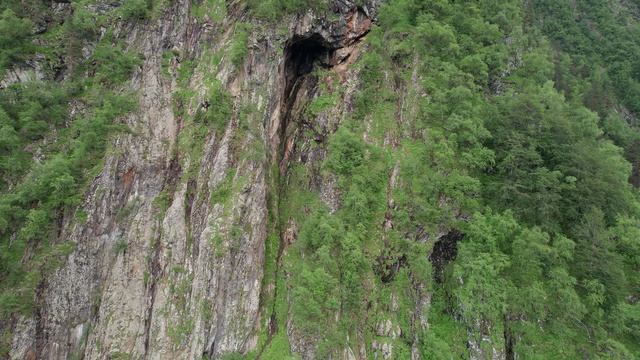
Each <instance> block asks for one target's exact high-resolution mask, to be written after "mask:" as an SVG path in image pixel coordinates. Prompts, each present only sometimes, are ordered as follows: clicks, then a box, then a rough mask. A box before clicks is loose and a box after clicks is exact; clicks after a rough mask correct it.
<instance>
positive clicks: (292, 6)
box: [245, 0, 327, 21]
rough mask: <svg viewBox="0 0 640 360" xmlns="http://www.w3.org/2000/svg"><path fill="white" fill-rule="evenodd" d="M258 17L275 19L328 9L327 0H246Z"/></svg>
mask: <svg viewBox="0 0 640 360" xmlns="http://www.w3.org/2000/svg"><path fill="white" fill-rule="evenodd" d="M245 1H246V3H247V5H248V6H249V8H250V9H251V10H252V12H253V14H254V15H255V16H257V17H258V18H263V19H267V20H271V21H275V20H277V19H279V18H281V17H282V16H283V15H285V14H289V13H301V12H304V11H307V10H309V9H316V10H319V9H326V7H327V1H326V0H245Z"/></svg>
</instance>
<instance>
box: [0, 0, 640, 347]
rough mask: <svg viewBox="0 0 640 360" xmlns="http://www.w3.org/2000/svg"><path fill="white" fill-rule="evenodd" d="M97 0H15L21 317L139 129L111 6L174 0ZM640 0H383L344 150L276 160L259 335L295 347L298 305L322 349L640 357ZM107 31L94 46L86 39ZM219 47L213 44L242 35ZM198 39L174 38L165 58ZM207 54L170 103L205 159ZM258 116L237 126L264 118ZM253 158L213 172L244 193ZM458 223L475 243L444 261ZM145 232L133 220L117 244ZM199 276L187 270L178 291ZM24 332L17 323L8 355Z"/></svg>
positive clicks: (181, 70)
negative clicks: (56, 0)
mask: <svg viewBox="0 0 640 360" xmlns="http://www.w3.org/2000/svg"><path fill="white" fill-rule="evenodd" d="M89 2H90V1H78V2H75V1H74V2H73V4H72V7H73V13H72V15H70V16H69V17H68V18H66V19H57V20H60V21H44V20H43V19H45V14H46V11H47V4H48V2H42V3H41V2H37V1H33V2H26V4H24V3H23V2H21V1H17V0H8V1H3V2H2V4H0V74H2V75H3V76H4V74H8V73H9V71H10V70H16V69H20V68H22V66H23V65H24V64H25V63H26V62H28V61H32V60H33V59H34V58H35V57H36V56H40V60H39V63H40V64H41V65H42V69H41V70H42V76H41V77H36V76H35V75H34V76H31V80H30V81H25V82H16V83H13V84H11V85H8V86H6V87H3V88H2V89H0V322H2V321H4V320H5V319H7V318H9V317H11V316H12V315H13V314H17V313H23V314H24V313H29V312H30V311H31V310H32V308H33V303H34V301H35V290H36V288H37V286H38V285H39V284H40V283H41V281H42V279H43V278H44V276H46V274H47V273H49V272H50V271H52V270H53V269H55V267H56V266H57V265H58V264H59V263H60V262H61V261H62V260H63V259H64V256H65V255H66V254H68V253H69V251H71V250H72V246H70V245H69V244H67V243H65V242H63V241H61V239H59V234H58V233H59V231H60V229H61V226H62V225H61V224H62V223H63V222H64V221H68V220H69V219H71V218H75V220H76V221H82V220H83V213H82V211H81V210H79V209H78V205H79V204H80V203H81V201H82V199H83V190H84V188H85V186H86V184H87V182H88V181H90V180H91V179H92V176H94V175H95V174H96V171H98V170H99V168H100V162H101V159H102V157H103V155H104V153H105V151H106V149H107V148H108V139H109V135H110V134H112V133H114V132H116V131H125V130H126V129H125V128H124V127H123V126H119V125H117V123H118V121H117V119H118V118H119V117H120V116H122V115H124V114H126V113H127V112H129V111H131V110H133V109H134V104H133V103H132V101H131V99H132V98H134V97H132V96H128V95H129V94H126V93H123V91H122V88H123V87H122V86H123V84H124V83H125V82H126V81H127V80H128V79H129V78H130V76H131V74H132V72H134V71H135V70H136V68H137V67H138V66H139V65H140V63H141V59H140V58H139V57H138V56H136V55H135V54H131V53H129V52H127V51H125V48H124V46H123V44H121V43H120V42H119V41H118V40H117V39H114V38H113V37H112V36H111V34H109V33H108V32H107V33H106V34H99V33H100V32H99V31H98V28H97V26H98V25H108V24H110V22H111V21H114V20H115V19H119V21H130V22H138V21H146V20H148V19H150V18H152V17H153V16H154V14H155V13H156V12H157V11H158V9H160V8H161V4H163V3H164V2H161V1H148V0H126V1H123V2H121V6H120V7H118V8H117V9H116V10H114V11H113V12H107V13H103V14H100V15H98V14H96V13H94V12H92V11H91V10H90V8H89V7H88V6H87V5H88V3H89ZM195 3H196V4H194V6H193V7H192V15H193V16H194V17H195V18H197V19H200V20H202V19H208V20H213V21H221V20H222V19H223V18H224V16H225V14H226V8H225V3H224V2H222V1H218V0H205V1H196V2H195ZM244 3H245V4H246V5H247V6H248V10H249V12H250V14H251V15H252V16H255V17H257V18H259V19H267V20H270V21H274V20H277V19H279V18H281V17H282V16H284V15H286V14H290V13H300V12H303V11H307V10H309V9H311V10H315V11H325V10H326V2H325V1H311V0H267V1H262V0H260V1H258V0H247V1H245V2H244ZM639 6H640V5H639V4H638V2H637V1H628V2H603V1H594V0H579V1H568V0H561V1H557V0H556V1H554V0H533V1H526V2H522V1H517V0H505V1H495V0H479V1H447V0H437V1H421V0H388V1H386V2H385V4H384V5H383V6H382V7H381V9H380V10H379V14H378V19H377V23H376V25H374V27H373V28H372V30H371V32H370V33H369V34H368V35H367V37H366V40H365V41H366V46H367V51H366V52H363V54H362V57H361V59H360V60H359V62H358V63H357V65H356V66H357V70H358V71H359V76H360V80H361V83H360V85H359V86H360V87H359V92H358V94H357V96H356V98H355V101H354V104H353V105H354V112H353V114H352V115H351V117H350V118H348V119H344V121H342V122H341V124H340V126H339V128H338V129H337V130H336V132H335V133H334V134H332V135H331V136H330V137H328V140H327V141H326V142H325V143H321V141H320V142H319V143H318V144H316V145H313V146H318V147H323V148H322V149H321V152H325V151H326V155H327V156H326V159H325V160H324V162H323V163H322V164H318V168H313V169H309V168H308V167H305V166H303V165H297V166H293V167H292V168H290V169H289V170H288V173H287V174H286V178H284V179H280V178H279V177H278V175H272V177H273V178H275V179H278V180H279V181H280V183H279V184H271V185H272V186H273V188H277V189H278V191H279V192H278V194H275V195H273V194H272V195H270V196H273V197H274V198H275V197H277V198H275V199H271V202H272V203H274V204H276V205H273V204H272V205H271V206H272V209H270V210H271V211H272V212H273V213H272V214H270V216H271V217H270V220H271V221H272V222H273V223H275V225H274V226H273V229H272V233H271V234H270V235H269V237H268V239H267V243H266V244H265V252H266V258H267V259H266V264H265V273H266V275H265V276H266V280H265V283H268V284H270V285H271V284H274V289H275V290H274V294H272V295H273V296H274V298H273V299H267V300H264V299H263V302H264V303H266V304H269V305H270V306H271V309H272V310H271V311H273V315H274V316H273V319H272V320H273V321H275V323H276V325H278V326H279V327H280V330H279V331H277V332H276V333H274V334H271V333H270V334H269V336H263V337H262V338H261V339H260V346H261V348H260V354H261V358H263V359H282V358H288V357H289V356H291V354H290V344H289V342H288V341H289V340H288V338H287V332H286V331H285V330H284V328H285V327H286V326H287V324H291V325H292V328H293V329H294V330H295V331H296V332H297V333H299V335H300V336H301V337H303V338H306V339H312V340H314V341H317V342H318V349H317V350H318V354H317V357H318V358H329V357H332V356H334V357H335V356H336V355H342V354H344V352H343V351H344V349H345V348H346V347H351V348H352V349H354V350H356V347H355V346H357V344H359V343H361V342H364V343H366V344H367V345H369V347H368V349H371V348H373V346H374V344H381V343H383V342H385V343H390V344H392V345H393V356H394V358H398V359H405V358H411V352H412V350H415V351H418V352H419V353H420V354H421V355H422V357H423V358H425V359H449V358H452V357H453V358H467V357H469V356H470V353H471V352H477V353H478V352H481V353H482V354H483V355H481V356H484V357H489V356H490V354H491V353H492V352H493V351H497V352H500V353H502V354H505V355H506V356H513V355H517V356H518V358H522V359H583V358H588V359H634V358H638V357H640V345H639V344H640V325H639V324H640V302H639V300H640V199H639V198H638V190H637V188H636V187H634V186H633V185H636V186H638V185H640V176H639V175H638V174H640V172H638V167H639V164H640V131H639V129H638V126H640V123H639V122H638V121H637V116H639V115H640V24H639V23H638V19H637V18H635V17H634V14H637V13H638V11H639ZM243 21H247V22H246V23H238V24H236V25H235V28H234V32H233V35H232V36H231V39H230V41H229V43H227V44H226V48H225V51H226V52H227V53H225V55H226V57H227V58H228V59H229V61H230V62H231V63H232V64H233V65H234V66H235V69H236V70H237V71H242V65H243V64H244V63H245V60H246V59H247V56H248V55H249V50H248V43H249V40H250V39H252V37H251V36H252V32H253V31H254V29H253V28H252V25H249V24H250V22H249V21H250V20H249V16H247V18H243ZM35 40H37V41H35ZM86 44H94V45H95V47H94V46H90V47H89V48H90V49H91V51H90V54H89V55H88V57H86V58H85V57H83V56H82V52H83V46H84V45H86ZM209 55H211V56H209ZM209 55H203V58H207V59H208V58H209V57H211V64H214V66H212V67H216V66H217V63H216V62H220V61H221V60H220V59H221V56H220V55H219V54H217V55H216V54H209ZM177 56H179V54H177V53H173V52H167V53H166V54H165V56H164V57H163V60H164V62H165V63H166V64H165V65H167V66H165V70H166V72H167V73H168V72H170V71H171V70H169V69H168V68H169V67H170V66H168V64H169V63H171V61H173V60H174V58H175V57H177ZM60 58H64V59H65V61H66V63H65V64H64V66H65V67H66V68H65V69H64V70H65V73H64V75H65V79H64V81H62V82H58V81H54V78H55V75H56V74H55V72H56V70H59V69H58V67H59V66H61V64H60V63H59V61H60V60H59V59H60ZM211 64H207V66H208V65H211ZM196 65H197V64H194V63H193V62H191V61H189V60H188V59H181V62H180V66H179V67H178V68H177V70H176V69H174V70H175V71H176V74H175V75H176V80H177V84H178V91H176V93H175V94H174V99H173V101H174V104H173V105H174V107H175V110H176V114H177V115H179V116H183V117H184V121H185V122H184V124H183V125H184V127H185V129H184V130H183V131H182V132H181V135H180V137H179V139H178V146H177V151H179V152H181V155H182V156H181V158H183V159H188V164H189V167H188V168H187V167H186V166H185V169H184V170H185V174H186V176H187V177H188V178H189V179H193V178H195V176H197V170H198V169H197V166H198V163H199V161H200V157H201V156H202V152H203V146H204V141H205V139H206V137H207V136H208V134H209V133H210V132H211V131H213V132H215V134H216V136H221V134H222V133H223V132H224V131H225V129H227V127H228V125H229V119H230V118H232V114H233V111H234V106H233V102H232V99H231V96H230V95H229V93H228V92H227V91H226V90H225V89H224V87H223V85H222V84H221V83H220V82H219V81H218V80H209V83H208V84H207V98H208V100H207V102H205V103H203V104H200V107H199V108H198V109H197V111H196V112H195V113H194V114H193V116H187V114H186V110H185V109H186V108H189V107H193V106H190V105H193V104H191V103H190V102H191V101H192V98H193V97H194V96H193V92H192V90H191V89H190V88H189V85H190V79H191V76H192V74H193V70H194V68H195V67H196ZM32 75H33V74H32ZM215 75H216V74H215V73H207V74H206V76H207V77H208V78H210V79H215V78H216V76H215ZM317 76H318V77H332V76H333V74H332V71H331V70H323V71H319V72H318V74H317ZM40 78H42V79H40ZM322 80H327V79H325V78H323V79H322ZM320 83H321V84H327V83H333V82H331V81H320ZM337 88H338V89H337ZM341 95H342V94H341V93H340V89H339V85H335V86H330V87H329V86H320V87H319V89H318V94H317V96H316V97H315V98H314V99H313V101H311V102H310V103H309V104H308V106H307V108H306V109H305V111H304V112H303V113H304V114H303V116H306V117H308V118H309V119H306V120H309V121H308V122H309V123H312V122H313V118H315V117H318V116H322V115H325V114H324V113H325V112H326V111H328V110H330V109H331V108H333V107H334V106H335V105H336V104H337V103H338V102H339V101H340V100H341ZM72 108H73V110H74V111H71V110H72ZM249 109H250V107H249V106H247V107H246V109H245V110H243V111H245V112H247V113H248V112H250V111H249ZM241 112H242V111H241ZM246 116H248V115H247V114H240V115H239V120H238V123H239V125H238V130H237V135H235V136H237V137H238V136H248V135H247V134H249V133H250V132H251V131H256V130H255V129H250V128H249V127H248V125H247V124H246V123H242V121H244V120H246V119H244V120H243V117H245V118H246ZM256 132H259V131H256ZM235 140H237V139H235ZM256 146H257V145H256ZM182 165H187V163H184V164H182ZM274 172H278V170H275V171H274ZM234 175H235V172H230V173H229V174H228V176H227V178H226V179H225V181H224V182H223V183H222V184H221V185H220V186H219V187H218V188H216V189H212V191H211V194H210V201H211V202H212V203H216V204H225V203H227V202H228V201H229V199H230V198H231V196H232V194H233V193H235V192H234V191H235V190H233V188H232V187H233V186H236V187H238V186H239V185H238V184H237V183H236V184H234V181H233V179H234ZM312 177H316V178H312ZM317 177H321V178H322V180H323V181H325V182H326V183H328V182H332V184H333V185H334V186H335V188H336V189H337V192H338V193H339V194H340V199H339V204H340V206H338V207H337V208H336V209H329V208H328V207H327V206H326V204H324V203H323V202H322V201H320V199H319V197H318V194H316V193H314V192H312V191H309V184H311V183H314V182H317V180H318V179H317ZM275 182H276V181H274V183H275ZM232 190H233V191H232ZM169 203H170V199H169V195H168V193H162V194H161V195H160V196H159V197H158V198H157V199H156V201H155V202H154V205H155V206H156V207H157V208H158V210H159V213H161V214H162V213H164V211H166V209H167V207H168V205H169ZM123 211H125V210H123ZM292 224H295V225H296V226H293V228H294V229H295V230H296V231H297V241H295V243H293V244H291V247H290V248H288V249H287V251H286V252H285V254H284V255H283V258H282V259H280V250H281V249H280V245H281V244H280V241H281V237H282V236H283V234H282V233H279V232H284V231H285V229H288V228H289V227H290V226H292ZM234 230H235V231H231V233H232V234H231V235H230V236H234V233H235V232H239V230H238V229H235V228H234ZM455 232H459V233H460V234H462V237H461V240H459V241H457V244H456V251H457V253H456V254H455V258H454V259H453V257H452V259H447V261H442V262H441V261H439V260H440V259H435V260H434V261H432V262H430V261H429V255H430V254H434V256H443V255H442V254H439V253H437V252H436V251H435V250H434V246H436V243H438V244H441V242H442V241H445V240H443V239H446V238H447V236H448V235H449V234H452V233H455ZM236 235H237V234H236ZM222 240H223V239H222V238H220V237H217V238H216V237H214V238H213V239H212V240H211V241H212V243H213V246H214V247H216V246H217V247H220V244H221V243H223V241H222ZM127 246H128V243H127V242H126V240H125V239H120V240H119V241H118V242H117V244H116V246H115V249H114V251H116V252H123V251H126V249H127ZM223 250H224V249H221V248H217V249H216V254H218V255H223V254H222V251H223ZM449 255H451V254H449ZM436 260H438V261H436ZM449 260H451V261H449ZM439 266H442V268H439ZM147 276H148V275H147ZM188 286H189V283H188V281H185V282H184V283H179V284H173V286H172V289H173V290H172V291H173V293H174V294H173V295H176V294H177V293H181V292H184V290H183V288H187V287H188ZM175 298H176V299H180V297H178V296H177V295H176V296H175ZM424 299H429V304H430V305H427V306H423V305H424V304H422V302H423V301H424ZM205 305H206V304H205ZM205 307H206V306H205ZM268 311H269V310H265V312H268ZM421 312H422V313H421ZM188 315H190V314H185V321H183V322H181V323H179V324H177V325H176V326H175V327H173V328H171V329H170V331H169V332H170V334H171V337H172V338H174V340H175V343H176V344H177V345H181V344H184V343H185V341H186V335H185V334H188V333H189V331H190V328H191V327H192V326H193V324H192V322H191V321H192V320H191V317H189V316H188ZM270 315H271V314H270ZM422 318H425V319H427V321H428V323H429V325H428V327H427V326H425V325H424V324H422V320H421V319H422ZM387 323H388V324H391V325H390V326H389V327H387V325H386V324H387ZM380 324H382V326H381V325H380ZM381 327H382V328H383V329H382V330H380V328H381ZM267 339H268V340H267ZM9 340H10V339H8V338H7V335H6V334H0V357H4V356H5V355H6V351H7V341H9ZM478 348H479V350H478ZM371 353H372V352H371ZM250 355H254V354H250ZM378 356H380V354H378ZM229 358H230V359H231V358H242V356H240V355H236V354H230V355H229Z"/></svg>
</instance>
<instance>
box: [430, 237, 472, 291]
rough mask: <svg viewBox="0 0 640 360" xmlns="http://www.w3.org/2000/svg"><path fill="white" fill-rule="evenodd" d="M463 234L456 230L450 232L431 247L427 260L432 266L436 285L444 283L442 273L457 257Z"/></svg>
mask: <svg viewBox="0 0 640 360" xmlns="http://www.w3.org/2000/svg"><path fill="white" fill-rule="evenodd" d="M462 238H464V234H463V233H461V232H460V231H458V230H451V231H450V232H448V233H447V234H446V235H444V236H442V237H441V238H440V239H439V240H438V241H436V243H435V244H434V245H433V250H432V251H431V255H430V256H429V260H430V261H431V264H432V266H433V278H434V280H435V281H436V283H438V284H442V283H443V281H444V271H445V268H446V267H447V264H449V263H450V262H451V261H453V260H455V259H456V256H457V255H458V242H459V241H460V240H462Z"/></svg>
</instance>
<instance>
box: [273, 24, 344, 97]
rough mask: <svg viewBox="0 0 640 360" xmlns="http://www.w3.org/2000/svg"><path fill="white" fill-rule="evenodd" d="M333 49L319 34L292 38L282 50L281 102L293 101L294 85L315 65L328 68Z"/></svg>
mask: <svg viewBox="0 0 640 360" xmlns="http://www.w3.org/2000/svg"><path fill="white" fill-rule="evenodd" d="M332 53H333V49H331V48H330V47H329V45H328V44H327V43H326V41H324V39H323V38H322V37H321V36H320V35H319V34H313V35H311V36H309V37H293V38H292V39H290V40H289V41H288V42H287V44H286V46H285V49H284V59H285V60H284V61H285V63H284V76H285V79H284V80H285V90H284V97H283V100H284V101H285V102H287V101H290V102H293V101H295V95H296V93H295V89H296V84H297V83H299V82H300V81H299V80H300V79H301V78H303V77H304V76H305V75H307V74H310V73H311V72H312V71H313V68H314V66H315V65H319V66H323V67H330V65H329V59H330V58H331V55H332Z"/></svg>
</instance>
